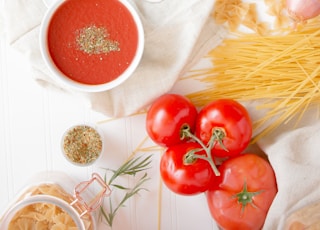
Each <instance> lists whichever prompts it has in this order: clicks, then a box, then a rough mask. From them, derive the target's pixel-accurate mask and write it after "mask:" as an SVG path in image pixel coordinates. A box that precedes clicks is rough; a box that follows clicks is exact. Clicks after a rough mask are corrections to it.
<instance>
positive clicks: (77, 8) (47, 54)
mask: <svg viewBox="0 0 320 230" xmlns="http://www.w3.org/2000/svg"><path fill="white" fill-rule="evenodd" d="M40 49H41V53H42V57H43V59H44V61H45V63H46V65H47V67H48V68H49V69H50V71H51V76H52V77H53V79H54V80H56V81H57V82H59V83H61V84H62V85H63V86H65V87H69V88H72V89H76V90H80V91H85V92H99V91H105V90H109V89H111V88H114V87H116V86H117V85H119V84H121V83H122V82H124V81H125V80H126V79H127V78H129V77H130V76H131V75H132V73H133V72H134V70H135V69H136V67H137V66H138V64H139V62H140V60H141V57H142V53H143V49H144V32H143V27H142V23H141V21H140V18H139V16H138V14H137V12H136V11H135V10H134V8H133V6H131V5H130V4H129V3H128V2H126V1H125V0H57V1H56V2H55V3H54V4H53V5H51V6H50V8H49V9H48V11H47V13H46V15H45V17H44V19H43V21H42V24H41V28H40Z"/></svg>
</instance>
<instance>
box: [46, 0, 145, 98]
mask: <svg viewBox="0 0 320 230" xmlns="http://www.w3.org/2000/svg"><path fill="white" fill-rule="evenodd" d="M44 2H45V4H46V5H47V6H48V10H47V12H46V14H45V16H44V18H43V21H42V23H41V27H40V50H41V54H42V57H43V60H44V62H45V64H46V66H47V67H48V68H49V70H50V72H51V77H52V78H53V80H55V81H56V82H57V83H60V85H61V86H62V87H65V88H69V89H74V90H77V91H82V92H101V91H106V90H110V89H112V88H114V87H116V86H118V85H120V84H121V83H123V82H124V81H125V80H127V79H128V78H129V77H130V76H131V75H132V73H133V72H134V71H135V69H136V68H137V66H138V65H139V63H140V60H141V57H142V54H143V50H144V30H143V26H142V23H141V20H140V17H139V15H138V13H137V12H136V11H135V9H134V8H133V6H132V5H131V4H130V3H129V2H127V1H126V0H119V2H120V3H122V4H123V5H124V6H125V7H126V8H127V9H128V11H129V12H130V14H131V16H132V17H133V19H134V21H135V24H136V27H137V33H138V44H137V50H136V53H135V56H134V57H133V60H132V61H131V63H130V64H129V66H128V67H127V68H126V69H125V70H124V72H123V73H122V74H120V75H119V76H118V77H117V78H115V79H114V80H112V81H109V82H106V83H102V84H96V85H94V84H84V83H81V82H77V81H74V80H72V79H71V78H69V77H67V76H66V75H65V74H64V73H62V71H60V69H59V68H58V67H57V66H56V65H55V63H54V61H53V60H52V58H51V56H50V52H49V48H48V41H47V34H48V27H49V24H50V22H51V18H52V16H53V15H54V14H55V12H56V11H57V9H58V8H59V7H60V6H61V5H62V4H63V3H64V2H65V0H45V1H44Z"/></svg>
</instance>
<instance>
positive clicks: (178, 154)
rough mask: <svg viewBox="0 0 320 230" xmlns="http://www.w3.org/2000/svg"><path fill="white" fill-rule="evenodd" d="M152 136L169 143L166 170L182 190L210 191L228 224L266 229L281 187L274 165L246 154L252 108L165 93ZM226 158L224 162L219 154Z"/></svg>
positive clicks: (212, 205) (216, 211)
mask: <svg viewBox="0 0 320 230" xmlns="http://www.w3.org/2000/svg"><path fill="white" fill-rule="evenodd" d="M146 130H147V133H148V135H149V137H150V138H151V139H152V140H153V141H154V142H155V143H156V144H158V145H160V146H163V147H165V148H166V149H165V152H164V153H163V155H162V157H161V161H160V175H161V177H162V180H163V182H164V183H165V185H166V186H167V187H168V188H169V189H170V190H171V191H173V192H174V193H177V194H180V195H195V194H199V193H205V194H206V197H207V201H208V206H209V209H210V212H211V214H212V217H213V218H214V219H215V220H216V222H217V223H218V225H219V226H220V227H221V228H222V229H228V230H229V229H239V227H240V229H260V228H261V227H262V225H263V223H264V220H265V218H266V215H267V211H268V209H269V207H270V205H271V202H272V200H273V198H274V196H275V194H276V193H277V186H276V180H275V175H274V173H273V169H272V167H271V165H270V164H269V163H268V162H267V161H265V160H264V159H262V158H261V157H259V156H257V155H255V154H244V153H243V152H244V150H245V149H246V148H247V147H248V145H249V143H250V140H251V136H252V123H251V118H250V116H249V113H248V111H247V110H246V109H245V107H243V106H242V105H241V104H240V103H238V102H237V101H235V100H231V99H219V100H215V101H212V102H211V103H209V104H207V105H206V106H204V107H203V108H201V109H200V110H199V111H198V110H197V108H196V107H195V105H194V104H193V103H192V102H191V101H190V100H189V99H188V98H186V97H184V96H182V95H178V94H164V95H162V96H161V97H159V98H158V99H157V100H155V101H154V103H153V104H152V105H151V107H150V108H149V110H148V112H147V117H146ZM217 158H219V159H223V162H222V164H221V165H220V166H219V167H218V166H217V165H216V163H215V159H217Z"/></svg>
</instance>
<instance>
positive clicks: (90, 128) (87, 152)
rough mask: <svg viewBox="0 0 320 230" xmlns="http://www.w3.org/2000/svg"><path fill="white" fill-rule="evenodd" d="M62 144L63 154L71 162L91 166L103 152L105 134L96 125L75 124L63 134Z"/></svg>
mask: <svg viewBox="0 0 320 230" xmlns="http://www.w3.org/2000/svg"><path fill="white" fill-rule="evenodd" d="M61 145H62V152H63V155H64V156H65V158H66V159H67V160H68V161H69V162H71V163H73V164H74V165H78V166H89V165H91V164H93V163H94V162H95V161H97V160H98V159H99V157H101V155H102V153H103V149H104V143H103V134H102V132H101V130H99V129H98V128H97V127H96V126H94V125H88V124H80V125H75V126H72V127H70V128H69V129H67V131H66V132H65V133H64V134H63V137H62V143H61Z"/></svg>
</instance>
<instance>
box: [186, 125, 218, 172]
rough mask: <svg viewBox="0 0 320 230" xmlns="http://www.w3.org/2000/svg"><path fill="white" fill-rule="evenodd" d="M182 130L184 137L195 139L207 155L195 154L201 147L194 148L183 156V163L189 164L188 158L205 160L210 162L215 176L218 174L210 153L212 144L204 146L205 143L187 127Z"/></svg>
mask: <svg viewBox="0 0 320 230" xmlns="http://www.w3.org/2000/svg"><path fill="white" fill-rule="evenodd" d="M182 131H183V136H184V137H189V138H191V139H193V140H194V141H196V142H197V143H199V144H200V145H201V147H202V149H203V150H204V151H205V152H206V155H207V156H203V155H199V154H196V152H199V151H201V149H196V151H189V152H188V153H187V154H186V156H185V163H186V164H190V161H189V160H190V159H193V161H194V160H195V159H202V160H205V161H207V162H208V163H209V164H210V166H211V168H212V170H213V172H214V174H215V175H216V176H220V172H219V170H218V168H217V166H216V165H215V163H214V161H213V158H212V155H211V149H212V148H213V145H212V146H210V145H209V147H207V146H205V144H204V143H203V142H202V141H201V140H200V139H199V138H198V137H196V136H195V135H193V134H192V132H191V131H190V128H189V127H186V128H184V129H183V130H182ZM188 161H189V162H188Z"/></svg>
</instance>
